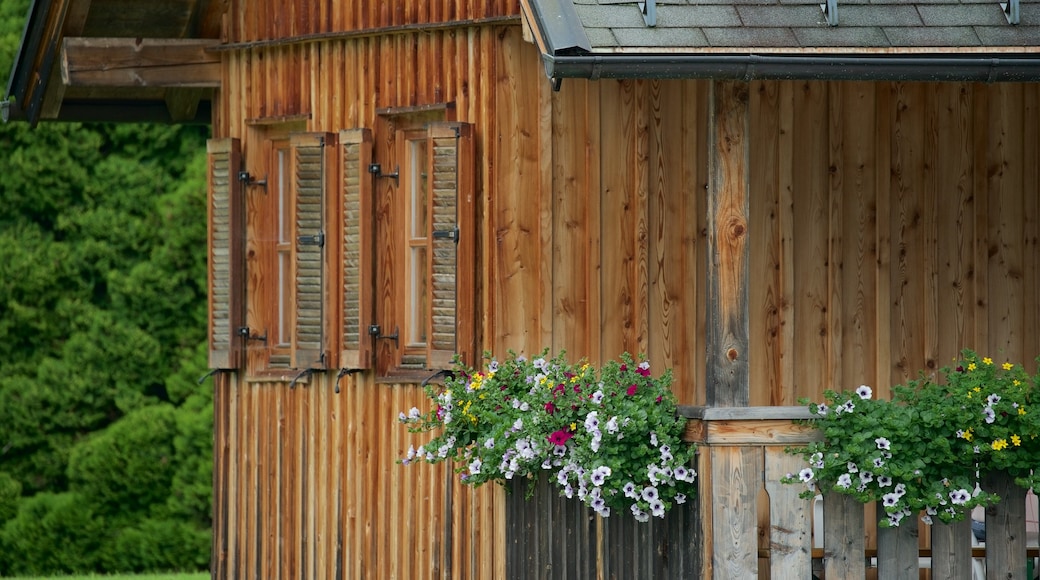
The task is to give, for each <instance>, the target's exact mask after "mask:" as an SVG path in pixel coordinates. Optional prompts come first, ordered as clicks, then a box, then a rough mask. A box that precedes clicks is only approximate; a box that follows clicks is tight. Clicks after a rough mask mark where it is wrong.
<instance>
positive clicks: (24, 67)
mask: <svg viewBox="0 0 1040 580" xmlns="http://www.w3.org/2000/svg"><path fill="white" fill-rule="evenodd" d="M70 1H71V0H53V1H52V0H36V1H35V2H33V3H32V5H31V6H30V8H29V14H28V18H27V21H26V25H25V31H24V32H23V33H22V41H21V44H20V46H19V49H18V56H17V57H16V58H15V63H14V67H13V69H12V70H11V78H10V81H9V83H8V86H7V93H8V94H7V95H0V97H6V96H11V97H13V98H14V103H13V105H12V106H13V108H14V113H15V114H14V118H16V119H22V120H27V121H29V122H30V123H31V124H33V125H35V124H36V122H37V121H38V120H39V118H40V111H41V109H42V108H43V104H44V99H45V97H46V94H47V92H48V85H49V84H50V82H49V81H50V80H51V79H52V78H53V75H52V71H53V70H54V65H55V60H57V58H58V52H59V48H60V47H59V43H60V41H61V35H62V30H63V28H64V26H65V16H66V13H67V12H68V9H69V4H70Z"/></svg>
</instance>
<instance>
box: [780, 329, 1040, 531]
mask: <svg viewBox="0 0 1040 580" xmlns="http://www.w3.org/2000/svg"><path fill="white" fill-rule="evenodd" d="M940 375H941V377H938V379H940V380H936V379H937V378H936V377H925V376H922V377H921V378H919V379H918V380H916V381H910V382H908V383H907V384H905V385H901V386H897V387H894V388H893V397H892V400H880V399H875V398H874V397H873V392H872V390H871V388H870V387H868V386H861V387H859V388H858V389H857V390H856V391H855V392H847V391H846V392H841V393H837V392H834V391H827V392H826V399H827V400H826V402H825V403H822V404H817V403H809V409H810V411H811V412H812V413H813V414H814V416H815V417H816V418H815V419H813V420H811V421H810V423H811V424H812V425H814V426H815V427H816V428H818V429H819V430H820V431H822V432H823V435H824V440H823V441H821V442H817V443H812V444H810V445H808V446H806V447H801V448H798V449H793V450H791V451H792V452H794V453H799V454H801V455H803V456H804V457H805V459H806V462H807V463H808V467H806V468H805V469H803V470H801V472H800V473H798V474H790V475H789V476H788V477H787V478H785V481H786V482H788V483H795V482H801V483H803V484H805V485H806V486H807V490H806V491H805V492H804V493H803V494H802V496H803V497H812V496H813V495H815V494H817V493H822V492H828V491H835V492H838V493H842V494H846V495H849V496H852V497H854V498H856V499H857V500H859V501H861V502H864V503H866V502H872V501H877V502H880V504H881V505H882V506H883V507H884V511H885V513H886V514H887V518H886V519H885V520H882V522H881V525H882V526H898V525H899V524H900V523H901V522H902V521H903V520H904V519H905V518H907V517H908V516H911V515H912V514H916V513H918V512H923V514H924V515H923V516H922V520H923V521H924V522H925V523H926V524H931V523H932V522H933V521H934V519H936V518H938V519H939V520H941V521H943V522H951V521H957V520H963V519H964V517H965V516H966V514H968V513H970V512H971V510H972V509H973V508H974V507H976V506H979V505H990V504H992V503H995V502H996V501H998V500H999V498H998V497H997V496H996V495H994V494H992V493H988V492H987V491H985V490H982V489H980V488H979V487H977V485H976V484H977V482H978V480H979V479H985V478H986V476H987V475H989V474H995V473H1005V474H1007V475H1009V476H1011V477H1012V478H1014V479H1015V481H1016V483H1017V484H1018V485H1021V486H1022V487H1025V488H1035V487H1036V484H1037V483H1040V482H1038V474H1037V473H1035V472H1034V471H1033V470H1034V469H1035V468H1036V467H1037V466H1038V465H1040V438H1038V437H1037V436H1038V435H1040V375H1038V376H1036V377H1030V376H1028V375H1027V374H1026V372H1025V370H1024V369H1023V367H1022V366H1021V365H1018V364H1014V363H1011V362H1003V363H997V362H994V360H993V359H991V358H989V357H981V358H980V357H979V356H978V355H977V354H976V353H974V352H973V351H970V350H965V351H964V352H963V353H962V358H961V359H960V360H958V361H956V362H955V363H954V364H953V365H952V366H949V367H944V368H943V369H941V371H940Z"/></svg>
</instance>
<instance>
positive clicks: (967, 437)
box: [961, 429, 972, 441]
mask: <svg viewBox="0 0 1040 580" xmlns="http://www.w3.org/2000/svg"><path fill="white" fill-rule="evenodd" d="M961 437H963V438H964V440H965V441H971V437H972V435H971V429H968V430H967V431H965V432H964V434H963V435H961Z"/></svg>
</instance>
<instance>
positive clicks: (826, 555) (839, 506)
mask: <svg viewBox="0 0 1040 580" xmlns="http://www.w3.org/2000/svg"><path fill="white" fill-rule="evenodd" d="M863 521H864V515H863V504H861V503H859V502H857V501H856V500H855V499H853V498H851V497H849V496H847V495H842V494H838V493H827V494H824V499H823V571H824V574H826V577H827V578H863V577H864V575H865V574H866V561H865V560H864V557H863V553H864V552H863V549H864V542H863V532H862V530H863Z"/></svg>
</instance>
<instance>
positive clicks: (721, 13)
mask: <svg viewBox="0 0 1040 580" xmlns="http://www.w3.org/2000/svg"><path fill="white" fill-rule="evenodd" d="M1014 4H1015V5H1016V6H1015V14H1014V16H1015V17H1016V18H1015V20H1016V21H1017V24H1012V23H1011V22H1012V20H1011V15H1009V14H1007V13H1005V10H1004V7H1002V6H1001V4H1000V3H999V2H997V1H993V2H982V1H979V0H931V1H930V2H927V3H924V2H922V3H915V2H894V3H893V2H886V3H878V2H876V0H875V1H873V2H872V1H871V0H838V1H837V2H836V3H833V2H827V3H824V4H821V2H820V0H785V1H783V2H776V3H764V2H761V1H760V0H759V1H756V0H732V1H724V0H704V1H698V2H669V3H663V2H661V3H656V4H655V2H654V1H653V0H648V1H647V2H637V1H635V0H631V1H625V0H521V8H522V12H523V14H524V21H525V25H526V26H528V29H529V32H530V35H531V37H532V39H533V40H534V42H535V43H536V44H537V45H538V47H539V49H540V50H541V53H542V58H543V61H544V64H545V71H546V75H547V76H548V77H549V78H550V79H552V80H553V82H554V85H555V86H557V87H558V86H559V81H560V80H561V79H563V78H589V79H598V78H729V79H748V80H751V79H756V78H777V79H822V80H828V79H829V80H922V81H955V80H961V81H964V80H967V81H981V82H1012V81H1038V80H1040V48H1038V47H1040V4H1033V3H1031V4H1022V5H1018V3H1017V2H1015V3H1014ZM648 5H651V6H650V9H652V10H653V13H652V14H651V15H649V16H650V17H648V15H647V14H646V13H647V12H648ZM827 5H833V6H838V7H839V8H837V9H834V10H833V11H832V12H831V13H830V14H829V15H828V14H827V13H825V12H824V10H823V8H822V7H823V6H827ZM1005 6H1007V3H1005Z"/></svg>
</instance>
